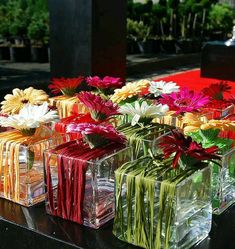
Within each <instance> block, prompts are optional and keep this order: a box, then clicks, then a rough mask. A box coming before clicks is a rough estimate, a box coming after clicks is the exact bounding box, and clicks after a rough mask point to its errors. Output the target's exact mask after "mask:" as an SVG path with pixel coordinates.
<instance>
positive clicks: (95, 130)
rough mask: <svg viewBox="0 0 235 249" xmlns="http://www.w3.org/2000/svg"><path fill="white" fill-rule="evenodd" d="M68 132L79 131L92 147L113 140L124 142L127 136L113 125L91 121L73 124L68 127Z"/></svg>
mask: <svg viewBox="0 0 235 249" xmlns="http://www.w3.org/2000/svg"><path fill="white" fill-rule="evenodd" d="M67 130H68V132H79V133H81V134H82V135H83V136H84V138H85V140H86V141H87V142H88V144H89V145H90V148H96V147H100V146H101V145H104V144H107V143H109V142H111V141H113V142H116V143H120V144H124V143H125V142H126V138H125V136H124V135H122V134H120V133H119V132H117V130H116V129H115V128H114V127H113V126H112V125H108V124H107V125H97V124H89V123H81V124H71V125H69V126H68V128H67Z"/></svg>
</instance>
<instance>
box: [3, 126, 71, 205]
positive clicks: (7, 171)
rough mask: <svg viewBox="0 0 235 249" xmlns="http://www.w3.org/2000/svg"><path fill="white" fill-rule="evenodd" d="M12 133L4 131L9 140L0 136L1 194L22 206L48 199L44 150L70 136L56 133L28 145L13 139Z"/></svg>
mask: <svg viewBox="0 0 235 249" xmlns="http://www.w3.org/2000/svg"><path fill="white" fill-rule="evenodd" d="M13 132H14V131H13ZM11 133H12V131H7V132H4V135H5V136H6V137H8V136H9V139H8V140H7V142H6V143H2V141H1V139H0V197H1V198H5V199H8V200H10V201H13V202H16V203H18V204H21V205H23V206H27V207H28V206H32V205H35V204H37V203H39V202H42V201H44V200H45V190H44V169H43V152H44V150H45V149H48V148H50V146H55V145H59V144H61V143H63V142H65V141H67V139H68V138H67V137H66V136H60V135H56V136H55V135H53V136H51V137H50V138H41V139H37V140H36V141H32V142H30V143H27V144H26V143H25V142H21V143H19V141H15V140H14V139H11V138H10V136H11Z"/></svg>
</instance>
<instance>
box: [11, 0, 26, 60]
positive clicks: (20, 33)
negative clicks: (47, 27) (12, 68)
mask: <svg viewBox="0 0 235 249" xmlns="http://www.w3.org/2000/svg"><path fill="white" fill-rule="evenodd" d="M7 11H8V16H9V21H10V24H9V33H10V36H11V37H12V45H11V47H10V56H11V61H14V62H18V61H20V62H25V61H30V47H29V42H28V40H27V37H26V32H27V26H28V24H29V12H28V11H27V9H26V7H25V6H24V5H23V3H22V2H21V1H9V2H8V4H7Z"/></svg>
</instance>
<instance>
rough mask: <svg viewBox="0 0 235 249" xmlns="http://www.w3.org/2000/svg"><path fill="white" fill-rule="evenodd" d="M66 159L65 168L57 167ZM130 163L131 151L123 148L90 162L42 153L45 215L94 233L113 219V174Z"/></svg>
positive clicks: (53, 152) (50, 151)
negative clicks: (76, 224)
mask: <svg viewBox="0 0 235 249" xmlns="http://www.w3.org/2000/svg"><path fill="white" fill-rule="evenodd" d="M71 143H76V141H73V142H71ZM71 143H70V144H71ZM64 146H67V144H64ZM77 150H79V147H77ZM90 151H92V149H91V150H90ZM67 159H69V163H68V164H66V163H65V164H63V165H61V164H60V163H59V161H60V160H62V161H63V160H67ZM130 160H132V153H131V148H130V147H125V146H122V147H120V148H118V147H116V148H115V149H113V150H112V151H110V152H109V153H108V154H104V155H102V156H100V157H99V158H94V159H93V160H89V161H84V160H82V159H79V158H76V157H69V158H68V157H67V158H66V156H61V154H60V150H54V149H49V150H47V151H45V153H44V167H45V172H46V178H45V180H46V211H47V213H48V214H50V215H53V216H58V217H61V218H63V219H66V220H70V221H73V222H75V223H78V224H82V225H84V226H87V227H91V228H94V229H98V228H100V227H101V226H103V225H104V224H105V223H107V222H108V221H110V220H111V219H113V218H114V211H115V205H114V171H115V170H116V169H117V168H118V167H119V166H121V165H122V164H123V163H125V162H127V161H130ZM84 166H85V167H84ZM82 168H83V169H82ZM79 170H83V171H82V176H81V175H80V176H79V174H80V173H81V171H79ZM79 172H80V173H79Z"/></svg>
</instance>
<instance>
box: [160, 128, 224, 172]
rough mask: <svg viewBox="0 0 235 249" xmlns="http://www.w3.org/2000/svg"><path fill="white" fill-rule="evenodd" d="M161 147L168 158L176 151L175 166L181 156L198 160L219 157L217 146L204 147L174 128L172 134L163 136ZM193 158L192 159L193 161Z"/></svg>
mask: <svg viewBox="0 0 235 249" xmlns="http://www.w3.org/2000/svg"><path fill="white" fill-rule="evenodd" d="M159 147H160V148H161V149H162V150H163V153H164V157H165V158H168V157H170V156H172V154H174V153H175V156H174V159H173V167H174V168H176V167H177V165H178V161H179V158H180V157H181V158H182V157H183V156H184V157H189V158H192V159H196V161H202V160H211V159H219V158H220V157H219V156H218V155H217V154H216V152H217V151H218V147H217V146H212V147H210V148H207V149H204V148H203V147H202V145H201V144H198V143H197V142H194V141H192V138H191V137H185V136H184V135H183V134H182V133H180V132H179V131H177V130H173V131H172V132H171V134H170V135H166V136H163V138H162V139H161V141H160V143H159ZM192 162H193V160H191V163H192Z"/></svg>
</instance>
